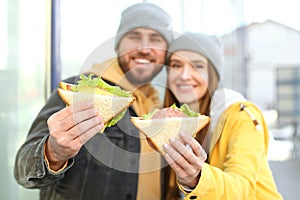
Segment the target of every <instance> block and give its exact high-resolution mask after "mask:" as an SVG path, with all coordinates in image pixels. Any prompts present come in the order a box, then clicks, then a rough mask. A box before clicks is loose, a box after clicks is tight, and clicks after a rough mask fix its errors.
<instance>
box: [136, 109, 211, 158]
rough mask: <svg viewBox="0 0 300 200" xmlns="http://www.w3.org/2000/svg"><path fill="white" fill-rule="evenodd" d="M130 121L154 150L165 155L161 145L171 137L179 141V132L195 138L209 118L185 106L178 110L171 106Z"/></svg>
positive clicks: (166, 142)
mask: <svg viewBox="0 0 300 200" xmlns="http://www.w3.org/2000/svg"><path fill="white" fill-rule="evenodd" d="M131 121H132V123H133V124H134V125H135V126H136V127H137V128H138V129H139V130H140V131H141V132H142V133H143V134H144V135H145V136H146V138H147V141H148V143H149V144H150V146H151V147H152V148H154V150H156V151H159V152H160V153H162V154H165V152H164V150H163V145H164V144H168V143H169V140H170V138H171V137H174V138H177V139H180V138H179V134H180V133H181V132H184V133H186V134H190V135H191V136H193V137H195V136H196V135H197V134H198V133H199V132H200V130H201V129H203V128H204V127H205V126H206V125H207V124H208V123H209V121H210V117H208V116H206V115H202V114H200V113H196V112H194V111H192V110H191V109H190V108H189V107H188V105H187V104H183V105H182V106H181V107H180V108H178V107H177V106H176V105H175V104H173V105H172V106H171V107H168V108H163V109H160V110H159V109H156V110H154V111H152V112H150V113H148V114H146V115H144V116H142V117H131Z"/></svg>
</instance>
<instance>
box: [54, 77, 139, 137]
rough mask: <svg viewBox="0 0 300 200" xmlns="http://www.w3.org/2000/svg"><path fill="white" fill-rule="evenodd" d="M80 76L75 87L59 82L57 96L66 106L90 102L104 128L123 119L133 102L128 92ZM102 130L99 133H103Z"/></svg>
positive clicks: (98, 80)
mask: <svg viewBox="0 0 300 200" xmlns="http://www.w3.org/2000/svg"><path fill="white" fill-rule="evenodd" d="M93 76H94V75H93V74H90V75H89V76H88V77H86V76H85V75H83V74H82V75H80V79H81V80H79V81H77V83H78V84H77V85H74V84H69V83H65V82H60V88H58V94H59V96H60V97H61V98H62V100H63V101H64V102H65V103H66V104H67V105H72V104H74V103H76V102H82V101H87V100H91V101H93V102H94V106H95V108H96V109H97V110H98V112H99V115H100V116H102V117H103V120H104V125H105V127H110V126H113V125H115V124H116V123H117V122H118V121H119V120H121V119H122V118H123V116H124V115H125V113H126V110H127V108H128V107H129V106H130V105H131V104H132V103H133V102H134V101H135V98H134V97H133V96H132V95H131V94H130V92H128V91H124V90H122V89H121V88H120V87H118V86H111V85H109V84H108V83H106V82H105V81H104V80H102V79H101V78H100V77H93ZM103 131H104V129H102V131H101V132H103Z"/></svg>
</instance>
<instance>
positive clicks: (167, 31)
mask: <svg viewBox="0 0 300 200" xmlns="http://www.w3.org/2000/svg"><path fill="white" fill-rule="evenodd" d="M171 23H172V22H171V17H170V15H169V14H168V13H166V12H165V11H164V10H163V9H161V8H160V7H158V6H157V5H155V4H152V3H145V2H143V3H137V4H134V5H133V6H130V7H128V8H127V9H125V10H124V11H123V12H122V15H121V21H120V26H119V29H118V32H117V36H116V41H115V49H117V48H118V46H119V43H120V41H121V39H122V38H123V37H124V36H125V34H126V33H127V32H128V31H130V30H132V29H135V28H151V29H154V30H156V31H158V32H159V33H160V34H161V35H162V36H163V37H164V38H165V40H166V41H167V43H168V44H169V43H170V42H171V41H172V39H173V33H172V31H171V28H172V24H171Z"/></svg>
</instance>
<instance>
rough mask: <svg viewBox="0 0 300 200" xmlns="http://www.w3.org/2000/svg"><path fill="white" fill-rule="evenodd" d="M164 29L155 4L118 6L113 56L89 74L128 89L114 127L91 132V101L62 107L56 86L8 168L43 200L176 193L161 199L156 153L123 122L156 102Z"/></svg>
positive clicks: (94, 119)
mask: <svg viewBox="0 0 300 200" xmlns="http://www.w3.org/2000/svg"><path fill="white" fill-rule="evenodd" d="M170 28H171V19H170V16H169V15H168V14H167V13H166V12H165V11H164V10H162V9H161V8H160V7H158V6H156V5H154V4H151V3H138V4H135V5H133V6H131V7H129V8H127V9H126V10H124V11H123V13H122V16H121V21H120V26H119V29H118V32H117V35H116V40H115V51H116V53H117V57H116V58H113V59H109V60H107V61H105V62H103V63H101V64H95V65H94V66H92V68H91V70H90V71H89V72H92V73H93V74H96V75H98V76H101V77H102V78H103V79H104V80H105V81H106V82H108V83H110V84H112V85H117V86H120V87H121V88H123V89H125V90H129V91H131V92H132V94H133V95H134V96H135V97H136V101H135V102H134V104H133V105H132V107H130V108H129V109H128V112H127V113H126V114H125V116H124V117H123V118H122V119H121V120H120V121H119V122H118V123H117V124H116V125H115V126H112V127H109V128H106V129H105V131H104V134H97V133H98V132H99V131H100V129H101V128H102V127H103V119H102V118H101V116H100V117H99V116H97V112H96V111H95V109H94V108H93V105H91V104H90V103H88V102H87V103H82V104H80V105H79V106H77V107H76V106H68V107H66V106H65V103H64V102H63V101H62V100H61V99H60V97H59V96H58V94H57V92H56V91H55V92H54V93H53V94H52V96H51V97H50V99H49V100H48V101H47V103H46V105H45V106H44V107H43V109H42V110H41V112H40V113H39V115H38V116H37V118H36V119H35V121H34V123H33V124H32V126H31V129H30V130H29V133H28V137H27V139H26V142H25V143H24V145H22V147H21V148H20V149H19V151H18V153H17V157H16V162H15V173H14V174H15V178H16V180H17V182H18V183H19V184H21V185H23V186H24V187H26V188H39V189H40V199H43V200H48V199H60V200H61V199H63V200H64V199H83V200H85V199H91V200H92V199H112V200H114V199H118V200H119V199H132V200H135V199H142V200H147V199H151V200H152V199H154V200H155V199H168V198H169V197H171V196H173V197H175V199H176V197H178V194H177V193H174V195H171V196H169V197H168V198H167V197H166V196H167V193H168V191H170V190H169V189H168V186H169V184H168V180H167V177H164V173H162V170H161V168H162V166H161V162H160V161H161V157H160V155H159V153H157V152H153V150H152V148H151V147H150V146H149V145H148V143H147V142H146V139H145V138H142V137H140V133H139V132H138V130H137V129H136V128H135V127H134V126H133V125H132V124H131V122H130V115H131V116H141V115H143V114H146V113H148V112H150V111H151V110H152V109H154V108H155V107H158V106H161V105H160V100H159V99H158V96H159V95H158V94H157V92H156V90H155V89H154V88H153V87H152V85H151V84H150V81H151V80H152V79H153V78H154V77H155V76H156V75H157V74H158V73H159V72H160V71H161V69H162V67H163V64H164V63H165V58H166V51H167V48H168V44H169V43H170V41H171V40H172V39H173V35H172V32H171V30H170ZM76 80H78V77H70V78H69V79H67V80H64V82H68V83H73V84H74V83H76ZM33 152H34V153H33ZM162 180H165V181H162ZM173 185H174V184H173ZM173 199H174V198H173Z"/></svg>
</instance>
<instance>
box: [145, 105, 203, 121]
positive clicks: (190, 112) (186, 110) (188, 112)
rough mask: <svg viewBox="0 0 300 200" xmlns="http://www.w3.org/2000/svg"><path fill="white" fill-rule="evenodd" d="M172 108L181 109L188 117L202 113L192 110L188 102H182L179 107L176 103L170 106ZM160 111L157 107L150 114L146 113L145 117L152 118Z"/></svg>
mask: <svg viewBox="0 0 300 200" xmlns="http://www.w3.org/2000/svg"><path fill="white" fill-rule="evenodd" d="M170 108H173V109H177V110H180V111H181V112H183V113H184V114H185V115H186V116H188V117H198V116H200V115H201V114H200V113H197V112H195V111H193V110H191V109H190V108H189V106H188V105H187V104H182V105H181V106H180V108H178V107H177V106H176V104H175V103H174V104H172V105H171V106H170ZM158 111H159V109H155V110H153V111H152V112H150V113H148V114H144V115H143V119H151V118H152V117H153V115H155V113H157V112H158Z"/></svg>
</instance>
